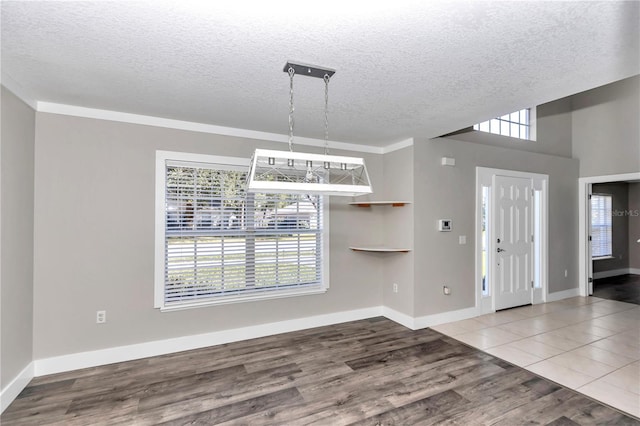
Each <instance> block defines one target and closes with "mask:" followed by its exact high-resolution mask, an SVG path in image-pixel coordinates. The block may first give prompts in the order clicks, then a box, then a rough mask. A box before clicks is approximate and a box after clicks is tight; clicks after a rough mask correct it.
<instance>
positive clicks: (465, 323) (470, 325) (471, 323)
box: [453, 318, 489, 331]
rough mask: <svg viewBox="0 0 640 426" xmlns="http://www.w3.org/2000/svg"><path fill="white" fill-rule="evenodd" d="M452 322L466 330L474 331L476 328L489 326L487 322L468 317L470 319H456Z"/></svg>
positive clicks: (480, 328)
mask: <svg viewBox="0 0 640 426" xmlns="http://www.w3.org/2000/svg"><path fill="white" fill-rule="evenodd" d="M453 324H455V325H457V326H460V327H462V328H464V329H466V330H467V331H476V330H482V329H483V328H487V327H489V326H488V325H487V324H484V323H482V322H480V321H477V320H476V319H474V318H470V319H466V320H462V321H456V322H454V323H453Z"/></svg>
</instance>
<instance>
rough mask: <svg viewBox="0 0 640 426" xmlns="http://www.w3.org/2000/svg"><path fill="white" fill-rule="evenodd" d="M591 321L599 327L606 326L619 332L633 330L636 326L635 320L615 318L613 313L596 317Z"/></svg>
mask: <svg viewBox="0 0 640 426" xmlns="http://www.w3.org/2000/svg"><path fill="white" fill-rule="evenodd" d="M591 323H592V324H593V325H595V326H597V327H601V328H606V329H608V330H613V331H616V332H619V333H622V332H624V331H629V330H633V329H635V327H636V322H635V321H631V320H629V319H628V318H614V317H612V316H611V315H608V316H605V317H600V318H595V319H593V320H591Z"/></svg>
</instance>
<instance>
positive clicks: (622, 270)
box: [593, 268, 633, 280]
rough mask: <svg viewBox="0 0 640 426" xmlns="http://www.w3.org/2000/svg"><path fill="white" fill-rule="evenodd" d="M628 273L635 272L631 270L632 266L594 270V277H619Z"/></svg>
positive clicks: (595, 278)
mask: <svg viewBox="0 0 640 426" xmlns="http://www.w3.org/2000/svg"><path fill="white" fill-rule="evenodd" d="M626 274H633V272H631V268H620V269H612V270H610V271H601V272H594V273H593V279H594V280H597V279H600V278H609V277H617V276H618V275H626Z"/></svg>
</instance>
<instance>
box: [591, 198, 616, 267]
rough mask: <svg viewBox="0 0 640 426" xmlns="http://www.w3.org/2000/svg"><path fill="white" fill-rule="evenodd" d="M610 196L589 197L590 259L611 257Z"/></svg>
mask: <svg viewBox="0 0 640 426" xmlns="http://www.w3.org/2000/svg"><path fill="white" fill-rule="evenodd" d="M612 254H613V250H612V247H611V195H605V194H593V195H591V257H593V258H603V257H611V256H612Z"/></svg>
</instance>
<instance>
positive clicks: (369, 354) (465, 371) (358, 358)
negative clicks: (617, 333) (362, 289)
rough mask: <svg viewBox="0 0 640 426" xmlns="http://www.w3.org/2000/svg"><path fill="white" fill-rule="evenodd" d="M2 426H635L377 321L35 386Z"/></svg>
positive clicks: (487, 359)
mask: <svg viewBox="0 0 640 426" xmlns="http://www.w3.org/2000/svg"><path fill="white" fill-rule="evenodd" d="M0 423H1V424H2V425H3V426H9V425H118V424H123V425H158V424H162V425H186V424H189V425H214V424H215V425H218V424H223V425H265V424H269V425H307V424H320V425H347V424H358V425H422V424H424V425H430V424H456V425H485V424H495V425H504V426H514V425H524V424H527V425H534V424H536V425H576V424H578V425H592V424H608V425H612V424H615V425H640V421H638V419H634V418H631V417H628V416H625V415H624V414H622V413H620V412H618V411H616V410H614V409H612V408H609V407H607V406H605V405H603V404H600V403H598V402H595V401H593V400H591V399H589V398H587V397H584V396H582V395H580V394H578V393H576V392H574V391H572V390H569V389H566V388H564V387H562V386H560V385H557V384H555V383H553V382H551V381H548V380H546V379H543V378H540V377H538V376H536V375H535V374H533V373H530V372H528V371H526V370H524V369H521V368H519V367H516V366H513V365H511V364H509V363H507V362H505V361H502V360H500V359H498V358H495V357H493V356H491V355H488V354H486V353H484V352H481V351H478V350H476V349H473V348H471V347H468V346H466V345H464V344H462V343H459V342H458V341H456V340H454V339H452V338H449V337H446V336H444V335H442V334H440V333H437V332H436V331H433V330H431V329H424V330H418V331H411V330H408V329H406V328H404V327H402V326H400V325H398V324H396V323H394V322H392V321H390V320H387V319H384V318H374V319H370V320H363V321H354V322H349V323H344V324H340V325H335V326H328V327H320V328H315V329H310V330H304V331H299V332H293V333H287V334H281V335H277V336H270V337H265V338H260V339H252V340H247V341H242V342H237V343H231V344H227V345H220V346H214V347H210V348H205V349H199V350H193V351H188V352H181V353H177V354H171V355H165V356H158V357H153V358H146V359H142V360H136V361H130V362H123V363H118V364H111V365H107V366H102V367H95V368H89V369H84V370H77V371H73V372H68V373H61V374H56V375H50V376H43V377H38V378H35V379H34V380H33V381H32V382H31V383H30V384H29V386H28V387H27V388H25V389H24V391H23V392H22V393H21V394H20V395H19V396H18V398H17V399H16V400H15V401H14V402H13V403H12V404H11V405H10V406H9V408H7V410H6V411H5V412H4V413H3V414H2V416H1V417H0Z"/></svg>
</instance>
